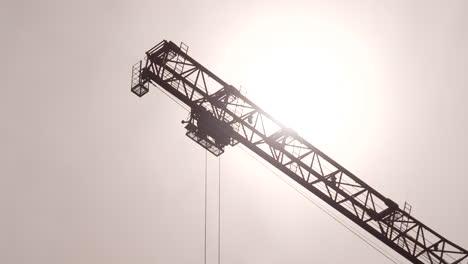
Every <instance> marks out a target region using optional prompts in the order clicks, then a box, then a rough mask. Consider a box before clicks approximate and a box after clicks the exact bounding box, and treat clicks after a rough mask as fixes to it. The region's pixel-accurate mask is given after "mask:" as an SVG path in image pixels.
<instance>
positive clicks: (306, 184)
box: [131, 40, 468, 264]
mask: <svg viewBox="0 0 468 264" xmlns="http://www.w3.org/2000/svg"><path fill="white" fill-rule="evenodd" d="M187 51H188V47H187V46H186V45H185V44H183V43H182V44H181V45H180V46H177V45H176V44H175V43H173V42H171V41H166V40H164V41H161V42H160V43H158V44H157V45H156V46H154V47H153V48H151V49H150V50H148V51H147V52H146V56H145V59H144V60H141V61H139V62H138V63H137V64H135V65H134V66H133V68H132V80H131V91H132V92H133V93H134V94H136V95H137V96H139V97H141V96H143V95H145V94H146V93H148V91H149V88H150V85H155V86H159V87H160V88H162V89H164V90H165V91H166V92H168V93H169V94H171V95H172V96H173V97H175V98H176V99H177V100H179V101H180V102H181V103H183V104H185V105H187V106H188V107H190V116H189V118H188V120H187V121H183V122H182V123H183V124H185V129H186V130H187V132H186V135H187V136H188V137H189V138H191V139H192V140H193V141H195V142H197V143H198V144H199V145H200V146H202V147H203V148H205V149H206V150H208V151H209V152H210V153H212V154H213V155H215V156H219V155H221V154H222V153H223V152H224V150H225V147H227V146H235V145H236V144H239V143H241V144H242V145H244V146H245V147H247V148H248V149H250V150H251V151H252V152H254V153H256V154H257V155H258V156H260V157H261V158H263V159H264V160H265V161H267V162H269V163H270V164H271V165H273V166H274V167H276V169H278V170H279V171H281V172H283V173H284V174H285V175H287V176H289V177H290V178H291V179H293V180H294V181H295V182H297V183H298V184H299V185H301V186H302V187H303V188H305V189H306V190H308V191H310V192H311V193H313V194H314V195H316V196H317V197H319V198H320V199H321V200H323V201H324V202H325V203H327V204H328V205H329V206H331V207H333V208H334V209H335V210H337V211H338V212H340V213H341V214H342V215H344V216H346V217H347V218H348V219H350V220H351V221H352V222H354V223H355V224H356V225H358V226H360V227H361V228H362V229H364V230H365V231H367V232H368V233H369V234H371V235H372V236H374V237H375V238H377V239H378V240H380V241H381V242H382V243H384V244H386V245H387V246H388V247H390V248H391V249H393V250H394V251H396V252H397V253H399V254H400V255H401V256H403V257H405V258H406V259H408V260H409V261H410V262H412V263H416V264H435V263H441V264H457V263H460V264H461V263H462V261H464V260H466V259H467V257H468V251H467V250H466V249H464V248H462V247H461V246H459V245H457V244H455V243H453V242H451V241H449V240H448V239H447V238H445V237H443V236H442V235H440V234H439V233H437V232H436V231H434V230H433V229H431V228H429V227H428V226H426V225H424V224H423V223H422V222H421V221H419V220H418V219H416V218H414V217H413V216H412V215H411V214H410V213H409V212H408V210H404V209H401V208H400V207H399V206H398V204H397V203H396V202H394V201H392V200H391V199H389V198H388V197H386V196H384V195H383V194H381V193H380V192H378V191H377V190H375V189H374V188H372V187H371V186H369V185H368V184H366V183H365V182H364V181H363V180H361V179H360V178H358V177H357V176H356V175H354V174H353V173H351V172H350V171H348V170H347V169H346V168H344V167H343V166H341V165H340V164H339V163H338V162H336V161H335V160H333V159H332V158H330V157H329V156H327V155H326V154H325V153H323V152H322V151H320V150H319V149H317V148H316V147H315V146H313V145H312V144H311V143H309V142H308V141H307V140H305V139H304V138H303V137H301V136H300V135H298V134H297V133H296V132H295V131H293V130H292V129H290V128H288V127H286V126H285V125H283V124H281V123H280V122H279V121H277V120H275V119H274V118H273V117H272V116H271V115H269V114H268V113H266V112H265V111H264V110H262V109H261V108H260V107H258V106H257V105H256V104H255V103H254V102H252V101H251V100H249V99H248V98H247V97H246V96H245V95H243V94H242V93H241V92H240V91H239V90H238V89H236V88H235V87H233V86H232V85H229V84H228V83H226V82H225V81H223V80H222V79H221V78H219V77H218V76H216V75H215V74H214V73H212V72H211V71H209V70H208V69H207V68H205V67H204V66H202V65H201V64H200V63H198V62H197V61H196V60H195V59H193V58H192V57H190V56H189V55H188V54H187ZM466 263H467V264H468V262H466Z"/></svg>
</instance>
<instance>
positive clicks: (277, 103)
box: [244, 28, 375, 142]
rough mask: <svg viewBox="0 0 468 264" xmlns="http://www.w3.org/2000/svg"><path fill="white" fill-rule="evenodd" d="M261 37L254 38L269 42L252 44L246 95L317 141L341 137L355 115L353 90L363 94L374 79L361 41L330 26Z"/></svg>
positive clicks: (282, 120)
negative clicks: (297, 32)
mask: <svg viewBox="0 0 468 264" xmlns="http://www.w3.org/2000/svg"><path fill="white" fill-rule="evenodd" d="M303 32H307V31H303ZM309 32H310V30H309ZM262 38H263V39H264V40H262V41H259V40H257V41H255V42H254V43H259V44H256V45H261V43H268V44H265V45H263V46H260V47H253V50H255V54H253V58H252V60H251V61H249V64H248V65H247V67H248V71H247V72H248V75H249V76H248V78H247V79H246V80H245V82H244V85H245V87H246V90H247V92H248V95H247V96H248V97H249V98H251V99H253V101H254V102H257V103H258V105H259V106H260V107H262V108H264V109H265V110H266V111H267V112H269V113H271V114H272V115H273V116H274V117H276V118H277V119H278V120H279V121H280V122H282V123H283V124H285V125H286V126H288V127H291V128H293V129H294V130H296V131H297V132H299V133H300V134H307V135H308V136H307V138H310V139H314V141H315V142H317V141H323V140H325V141H327V140H332V139H334V138H336V137H337V136H339V130H340V128H341V127H343V126H344V125H345V124H346V123H348V122H352V116H353V115H356V114H358V113H357V112H356V109H357V107H356V104H357V103H358V102H359V99H358V98H356V93H357V94H358V95H359V93H361V94H362V93H365V92H366V91H365V90H367V88H368V87H369V86H370V85H372V83H373V82H372V80H373V78H375V73H374V72H373V70H372V64H371V62H370V59H369V58H370V56H369V55H368V51H367V50H366V48H365V45H362V43H359V41H357V40H356V38H353V37H352V36H351V35H350V34H346V33H344V32H339V31H338V30H336V29H333V28H324V29H322V30H321V31H317V30H316V31H313V34H312V33H311V34H309V35H300V36H297V35H295V34H294V32H293V33H291V35H290V36H281V37H279V36H276V35H275V32H271V34H266V35H263V36H262ZM363 80H365V83H363ZM363 85H364V87H362V86H363ZM366 87H367V88H366ZM358 97H359V96H358ZM361 100H362V99H361ZM360 111H362V109H361V110H360Z"/></svg>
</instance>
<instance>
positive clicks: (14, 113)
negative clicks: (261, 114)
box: [0, 0, 468, 264]
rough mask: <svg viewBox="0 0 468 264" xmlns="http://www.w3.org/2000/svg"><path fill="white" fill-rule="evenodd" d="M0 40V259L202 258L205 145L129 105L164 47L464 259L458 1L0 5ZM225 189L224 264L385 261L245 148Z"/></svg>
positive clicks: (465, 183) (171, 120)
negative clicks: (240, 90)
mask: <svg viewBox="0 0 468 264" xmlns="http://www.w3.org/2000/svg"><path fill="white" fill-rule="evenodd" d="M0 30H1V37H0V38H1V49H0V52H1V54H2V56H1V57H2V63H1V64H0V65H1V68H0V70H1V71H0V74H1V76H2V77H1V80H2V83H3V85H2V90H1V91H2V93H1V96H0V110H1V111H0V116H1V120H2V122H1V123H2V128H1V130H0V131H1V132H0V133H1V134H0V135H1V137H0V138H1V142H2V143H1V148H2V151H0V155H1V156H0V161H1V163H0V164H1V165H0V216H1V217H0V234H1V236H0V263H5V264H7V263H8V264H29V263H35V264H62V263H70V264H81V263H83V264H84V263H86V264H91V263H92V264H94V263H95V264H98V263H99V264H104V263H109V264H111V263H112V264H120V263H122V264H124V263H126V264H127V263H138V264H149V263H177V264H185V263H187V264H189V263H190V264H192V263H193V264H195V263H202V262H203V245H204V244H203V241H204V236H203V235H204V230H203V226H204V218H203V216H204V211H203V204H204V200H203V193H204V182H203V177H204V174H203V173H204V155H205V152H204V150H203V149H201V147H199V146H198V145H197V144H195V143H194V142H192V141H191V140H190V139H188V138H187V137H185V135H184V134H185V131H184V129H183V126H182V125H181V124H180V121H181V120H182V119H184V118H185V117H186V116H187V114H186V112H184V110H183V109H181V108H180V107H179V106H178V105H177V104H175V103H174V102H173V101H171V100H170V99H169V98H167V97H166V96H165V95H164V94H162V93H161V92H160V91H159V90H157V89H152V90H151V91H150V93H149V94H148V95H146V96H145V97H143V98H138V97H136V96H135V95H133V94H131V93H130V87H129V85H130V73H131V72H130V70H131V66H132V65H133V64H134V63H135V62H137V61H138V60H139V59H141V58H142V57H143V56H144V52H145V51H146V50H148V49H149V48H151V47H152V46H154V45H155V44H157V43H158V42H159V41H161V40H163V39H167V40H172V41H174V42H176V43H179V42H180V41H183V42H185V43H186V44H188V45H189V47H190V50H189V54H190V55H191V56H192V57H194V58H195V59H197V60H198V61H199V62H200V63H202V64H203V65H205V66H206V67H207V68H208V69H210V70H211V71H213V72H214V73H216V74H217V75H218V76H220V77H221V78H222V79H223V80H225V81H226V82H228V83H230V84H232V85H234V86H236V87H239V86H240V85H242V86H244V87H246V89H247V91H248V93H249V94H250V95H251V96H252V99H253V100H254V101H256V102H258V104H259V105H260V106H264V108H265V109H266V110H267V111H270V112H271V113H272V114H273V115H274V116H277V117H278V119H280V120H282V121H284V122H287V123H288V124H291V126H292V127H293V128H295V129H297V130H298V131H299V132H300V134H301V135H302V136H303V137H305V138H306V139H308V140H309V141H310V142H311V143H312V144H314V145H315V146H317V147H319V148H320V149H321V150H322V151H324V152H325V153H327V154H328V155H329V156H331V157H332V158H334V159H335V160H337V161H338V162H339V163H340V164H342V165H343V166H344V167H346V168H347V169H348V170H350V171H351V172H353V173H354V174H356V175H357V176H358V177H360V178H361V179H363V180H364V181H365V182H367V183H368V184H370V185H371V186H373V187H374V188H375V189H377V190H378V191H379V192H381V193H382V194H384V195H386V196H387V197H390V198H391V199H393V200H394V201H396V202H397V203H399V204H400V205H403V203H404V202H405V201H408V202H409V203H410V204H411V205H412V206H413V215H414V216H415V217H416V218H417V219H419V220H420V221H422V222H423V223H424V224H426V225H428V226H429V227H431V228H433V229H434V230H435V231H437V232H439V233H440V234H442V235H444V236H445V237H446V238H448V239H449V240H451V241H453V242H455V243H457V244H459V245H461V246H463V247H464V248H467V247H468V226H467V225H466V222H467V220H466V219H467V216H468V195H467V187H468V136H467V135H468V105H467V104H466V100H467V98H468V74H467V69H468V49H467V48H466V47H468V1H466V0H461V1H455V0H449V1H428V0H425V1H408V0H405V1H295V0H289V1H252V0H251V1H241V0H236V1H216V0H210V1H203V0H201V1H2V2H1V4H0ZM304 58H305V59H304ZM305 61H306V62H305ZM282 75H284V76H282ZM291 77H293V78H291ZM293 80H294V81H293ZM292 113H297V116H296V117H295V118H292ZM208 166H209V182H208V184H209V189H208V193H209V203H208V261H209V263H215V261H216V230H217V220H216V216H217V212H216V210H217V202H218V201H217V196H216V194H217V190H218V189H217V177H218V175H217V170H218V160H217V159H216V158H214V157H211V156H210V157H209V160H208ZM221 178H222V187H221V188H222V194H221V196H222V198H221V204H222V209H221V210H222V224H221V225H222V226H221V230H222V231H221V236H222V248H221V254H222V257H221V258H222V263H226V264H229V263H232V264H239V263H240V264H244V263H245V264H250V263H251V264H258V263H265V264H267V263H268V264H270V263H271V264H273V263H277V264H281V263H295V264H300V263H304V264H305V263H344V262H346V263H365V264H372V263H391V262H389V261H388V260H387V259H386V258H384V257H383V256H382V255H381V254H379V253H378V252H377V251H375V250H374V249H372V248H371V247H369V246H368V245H367V244H365V243H364V242H362V241H361V240H360V239H359V238H358V237H356V236H355V235H354V234H352V233H351V232H350V231H348V230H347V229H346V228H344V227H343V226H341V225H340V224H338V223H337V222H335V221H334V220H333V219H332V218H331V217H330V216H328V215H326V214H324V213H323V212H322V211H321V210H319V209H318V208H317V207H316V206H315V205H314V204H312V203H311V202H310V201H308V200H307V199H305V198H304V197H302V196H301V195H300V194H298V193H297V192H296V191H295V190H294V189H293V188H291V187H290V186H288V185H287V184H285V183H284V182H283V181H281V180H280V179H279V178H278V177H277V176H275V175H273V174H272V173H271V172H270V171H269V170H267V169H265V168H264V167H263V166H262V165H261V164H259V162H257V161H255V160H254V159H253V158H252V157H250V156H249V155H248V154H247V153H246V152H244V151H243V150H242V149H240V148H239V147H235V148H232V147H228V148H227V149H226V153H225V154H223V155H222V157H221ZM327 208H329V207H327ZM329 209H330V208H329ZM351 226H353V228H354V229H355V230H357V231H359V232H360V233H361V234H363V235H365V233H364V231H361V230H360V229H358V227H357V226H354V225H352V224H351ZM372 241H374V242H375V243H376V244H377V245H378V246H379V247H381V248H383V249H384V250H385V251H386V252H388V254H390V255H392V256H394V257H395V258H398V256H396V254H395V253H392V252H391V250H390V249H388V248H386V247H385V246H384V245H383V244H381V243H380V242H376V240H372ZM399 261H400V262H401V263H406V262H405V261H404V260H401V259H400V260H399Z"/></svg>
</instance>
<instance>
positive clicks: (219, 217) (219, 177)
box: [218, 156, 221, 264]
mask: <svg viewBox="0 0 468 264" xmlns="http://www.w3.org/2000/svg"><path fill="white" fill-rule="evenodd" d="M220 263H221V156H219V157H218V264H220Z"/></svg>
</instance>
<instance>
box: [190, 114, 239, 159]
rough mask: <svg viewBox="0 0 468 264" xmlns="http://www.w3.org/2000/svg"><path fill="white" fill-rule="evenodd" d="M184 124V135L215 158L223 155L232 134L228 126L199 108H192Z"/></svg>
mask: <svg viewBox="0 0 468 264" xmlns="http://www.w3.org/2000/svg"><path fill="white" fill-rule="evenodd" d="M184 123H186V124H187V125H186V126H185V129H187V133H186V135H187V136H188V137H189V138H191V139H192V140H193V141H195V142H197V143H198V144H199V145H200V146H202V147H203V148H205V149H206V150H208V151H209V152H211V153H212V154H213V155H215V156H219V155H221V154H223V153H224V147H225V146H227V145H229V144H230V142H231V135H232V133H234V131H233V129H232V127H231V126H230V125H229V124H227V123H226V122H224V121H222V120H219V119H218V118H216V117H215V116H214V115H213V114H212V113H211V112H210V111H208V110H206V109H205V108H204V107H201V106H199V107H194V108H192V111H191V113H190V119H189V120H188V121H187V122H184Z"/></svg>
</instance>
